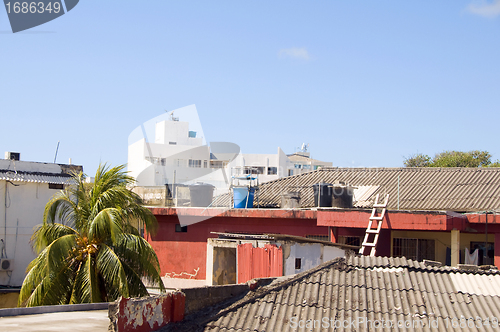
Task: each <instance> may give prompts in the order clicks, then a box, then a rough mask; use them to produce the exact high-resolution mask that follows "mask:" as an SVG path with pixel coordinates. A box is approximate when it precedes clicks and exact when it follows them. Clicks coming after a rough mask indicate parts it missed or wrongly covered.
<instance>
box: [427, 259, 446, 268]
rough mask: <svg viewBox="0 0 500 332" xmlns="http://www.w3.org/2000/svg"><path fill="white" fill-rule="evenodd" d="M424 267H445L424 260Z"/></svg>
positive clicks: (439, 263) (438, 263) (441, 264)
mask: <svg viewBox="0 0 500 332" xmlns="http://www.w3.org/2000/svg"><path fill="white" fill-rule="evenodd" d="M424 265H425V266H430V267H441V266H443V263H441V262H436V261H431V260H428V259H424Z"/></svg>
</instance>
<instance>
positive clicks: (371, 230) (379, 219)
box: [359, 194, 389, 256]
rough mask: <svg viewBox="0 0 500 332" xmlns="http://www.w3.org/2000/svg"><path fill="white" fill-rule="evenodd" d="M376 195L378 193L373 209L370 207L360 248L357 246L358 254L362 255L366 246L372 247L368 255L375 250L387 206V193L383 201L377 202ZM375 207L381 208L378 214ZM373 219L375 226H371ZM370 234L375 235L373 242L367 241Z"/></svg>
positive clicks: (373, 254)
mask: <svg viewBox="0 0 500 332" xmlns="http://www.w3.org/2000/svg"><path fill="white" fill-rule="evenodd" d="M378 195H379V194H377V196H375V202H374V203H373V209H372V214H371V216H370V221H369V222H368V227H366V233H365V238H364V240H363V243H362V244H361V248H359V254H360V255H364V253H365V248H366V247H371V248H372V249H371V251H370V256H375V251H376V249H375V247H376V246H377V242H378V236H379V235H380V229H381V228H382V223H383V221H384V216H385V210H386V208H387V203H388V202H389V194H387V196H386V197H385V201H384V203H379V202H378ZM377 209H382V211H380V214H379V215H377V213H378V211H377ZM374 221H377V222H378V224H377V228H372V226H373V222H374ZM370 234H374V235H375V237H374V239H373V242H368V239H369V237H370Z"/></svg>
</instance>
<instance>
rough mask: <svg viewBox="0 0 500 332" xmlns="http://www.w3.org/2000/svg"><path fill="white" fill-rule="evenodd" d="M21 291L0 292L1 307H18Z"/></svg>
mask: <svg viewBox="0 0 500 332" xmlns="http://www.w3.org/2000/svg"><path fill="white" fill-rule="evenodd" d="M18 298H19V291H14V292H0V309H6V308H17V299H18Z"/></svg>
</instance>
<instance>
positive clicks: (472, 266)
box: [458, 264, 479, 271]
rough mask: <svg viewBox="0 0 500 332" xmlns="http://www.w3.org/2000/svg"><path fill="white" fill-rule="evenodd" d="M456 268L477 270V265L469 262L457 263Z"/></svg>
mask: <svg viewBox="0 0 500 332" xmlns="http://www.w3.org/2000/svg"><path fill="white" fill-rule="evenodd" d="M458 268H459V269H460V270H463V271H477V270H479V266H477V265H470V264H458Z"/></svg>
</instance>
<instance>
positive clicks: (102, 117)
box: [0, 0, 500, 174]
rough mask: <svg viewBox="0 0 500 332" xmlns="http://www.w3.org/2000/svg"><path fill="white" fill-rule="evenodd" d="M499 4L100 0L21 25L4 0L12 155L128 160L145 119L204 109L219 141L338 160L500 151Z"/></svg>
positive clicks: (7, 133) (1, 95) (2, 63)
mask: <svg viewBox="0 0 500 332" xmlns="http://www.w3.org/2000/svg"><path fill="white" fill-rule="evenodd" d="M499 60H500V0H494V1H474V0H463V1H462V0H442V1H416V0H411V1H385V0H379V1H335V0H329V1H319V0H318V1H307V2H306V1H273V2H269V1H237V0H232V1H159V0H157V1H130V0H129V1H116V0H115V1H111V0H105V1H102V0H101V1H97V0H82V1H80V3H79V4H78V5H77V6H76V7H75V8H74V9H73V10H72V11H71V12H69V13H67V14H65V15H63V16H61V17H60V18H58V19H56V20H54V21H51V22H48V23H46V24H44V25H41V26H38V27H35V28H33V29H30V30H27V31H25V32H19V33H16V34H13V33H12V32H11V29H10V25H9V21H8V18H7V14H6V12H5V10H0V68H1V71H0V114H1V118H0V119H1V120H0V123H2V129H1V130H0V152H2V154H3V152H4V151H16V152H21V159H23V160H29V161H45V162H52V161H53V160H54V153H55V149H56V146H57V142H58V141H60V142H61V143H60V147H59V153H58V158H57V161H58V162H60V163H66V162H67V161H68V158H70V157H71V158H72V160H73V163H75V164H80V165H83V166H84V170H85V171H86V172H87V173H89V174H92V173H93V172H95V170H96V168H97V166H98V164H99V162H100V161H102V162H109V163H111V164H113V165H116V164H122V163H126V161H127V144H128V141H127V140H128V135H129V134H130V133H131V132H132V130H133V129H134V128H136V127H137V126H139V125H140V124H141V123H143V122H145V121H147V120H149V119H151V118H153V117H155V116H158V115H160V114H162V113H163V112H165V110H168V111H171V110H174V109H176V108H180V107H183V106H187V105H191V104H196V107H197V109H198V115H199V118H200V120H201V123H202V125H203V130H204V133H205V135H206V138H207V140H208V141H229V142H234V143H236V144H238V145H239V146H240V147H241V149H242V152H244V153H276V151H277V147H278V146H279V147H281V148H282V149H283V150H284V151H285V152H286V153H292V152H294V151H295V149H296V148H297V147H299V146H300V145H301V144H302V143H304V142H305V143H309V144H310V152H311V154H312V157H314V158H316V159H321V160H325V161H331V162H333V164H334V165H335V166H347V167H373V166H378V167H399V166H402V164H403V160H404V157H405V156H409V155H411V154H414V153H417V152H420V153H426V154H429V155H434V154H435V153H437V152H441V151H443V150H463V151H468V150H475V149H479V150H488V151H489V152H490V153H491V154H492V155H493V159H500V146H499V144H498V142H499V140H498V124H499V120H500V112H498V108H499V105H500V66H499V65H498V63H499Z"/></svg>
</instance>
